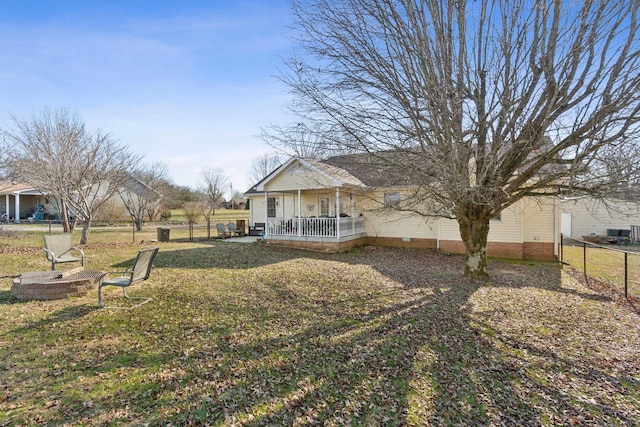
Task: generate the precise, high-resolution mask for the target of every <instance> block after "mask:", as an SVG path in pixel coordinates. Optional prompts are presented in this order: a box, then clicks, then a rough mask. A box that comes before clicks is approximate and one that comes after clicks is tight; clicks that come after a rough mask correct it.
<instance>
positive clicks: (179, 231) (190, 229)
mask: <svg viewBox="0 0 640 427" xmlns="http://www.w3.org/2000/svg"><path fill="white" fill-rule="evenodd" d="M246 222H247V221H246V220H244V219H241V220H224V221H212V222H211V223H209V224H208V223H207V222H206V221H203V222H198V223H194V222H184V221H162V222H157V223H150V222H145V223H143V224H142V225H141V227H140V228H141V229H138V227H137V224H136V222H135V221H119V222H117V223H106V222H100V221H92V223H91V228H92V230H93V231H96V230H100V229H101V228H104V227H119V228H121V229H123V230H125V229H127V228H128V229H129V231H131V236H132V240H133V242H136V239H137V238H138V237H137V236H138V235H148V234H149V233H150V232H151V233H153V237H152V238H156V232H157V240H158V241H165V242H166V241H170V240H188V241H195V240H203V239H205V240H206V239H216V238H219V237H222V236H221V235H220V233H219V232H218V230H217V229H216V224H217V223H222V224H224V226H225V229H226V228H227V227H228V224H229V223H233V224H235V225H236V227H237V228H236V229H237V230H238V235H247V234H248V227H247V226H246ZM38 224H39V225H45V226H47V229H48V230H47V231H48V233H49V234H52V233H59V232H60V231H61V230H62V229H64V224H63V223H62V221H60V220H42V221H29V222H26V221H25V222H24V223H23V225H38ZM0 226H2V224H0ZM82 226H83V224H82V221H77V222H76V223H74V230H75V231H78V230H80V229H82ZM10 228H11V227H9V229H10ZM225 237H228V234H227V235H226V236H225ZM146 238H149V237H148V236H147V237H146Z"/></svg>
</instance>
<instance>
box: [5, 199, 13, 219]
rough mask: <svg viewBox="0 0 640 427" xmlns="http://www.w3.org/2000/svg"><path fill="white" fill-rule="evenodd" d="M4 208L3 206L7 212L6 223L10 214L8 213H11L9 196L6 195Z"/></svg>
mask: <svg viewBox="0 0 640 427" xmlns="http://www.w3.org/2000/svg"><path fill="white" fill-rule="evenodd" d="M4 206H5V209H6V210H7V212H6V214H7V221H8V220H9V216H10V215H9V214H10V213H11V212H10V211H11V206H10V205H9V195H8V194H5V195H4Z"/></svg>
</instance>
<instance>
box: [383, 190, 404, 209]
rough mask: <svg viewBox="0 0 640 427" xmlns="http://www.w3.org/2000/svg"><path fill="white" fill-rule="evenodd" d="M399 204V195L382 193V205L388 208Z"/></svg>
mask: <svg viewBox="0 0 640 427" xmlns="http://www.w3.org/2000/svg"><path fill="white" fill-rule="evenodd" d="M398 203H400V193H398V192H397V191H396V192H395V193H384V205H385V206H388V207H392V206H396V205H397V204H398Z"/></svg>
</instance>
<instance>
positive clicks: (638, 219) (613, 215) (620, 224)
mask: <svg viewBox="0 0 640 427" xmlns="http://www.w3.org/2000/svg"><path fill="white" fill-rule="evenodd" d="M632 225H636V226H640V203H639V202H636V201H629V200H621V199H614V198H611V199H607V200H606V201H602V200H598V199H594V198H592V197H586V196H585V197H575V198H569V199H564V200H562V235H563V236H568V237H573V238H574V239H581V238H582V237H583V236H591V235H596V236H606V235H607V234H608V230H629V231H630V230H631V226H632Z"/></svg>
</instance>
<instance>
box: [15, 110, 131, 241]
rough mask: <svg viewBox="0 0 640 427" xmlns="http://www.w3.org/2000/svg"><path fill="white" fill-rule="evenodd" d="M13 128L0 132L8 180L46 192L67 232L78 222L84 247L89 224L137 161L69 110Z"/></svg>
mask: <svg viewBox="0 0 640 427" xmlns="http://www.w3.org/2000/svg"><path fill="white" fill-rule="evenodd" d="M13 122H14V125H15V129H14V130H9V131H5V132H3V135H4V141H3V142H4V144H7V146H8V147H11V149H10V150H7V152H6V155H7V158H6V167H7V170H8V171H9V174H10V176H11V177H12V178H13V179H15V180H18V181H21V182H26V183H28V184H30V185H32V186H34V187H35V188H37V189H40V190H42V191H43V192H45V193H47V194H49V196H50V197H51V200H52V201H53V202H54V203H56V204H57V208H58V212H59V214H60V216H61V218H62V221H63V226H64V227H65V231H66V232H70V231H72V230H73V226H74V224H75V223H72V222H70V221H69V219H70V217H71V216H73V217H75V219H74V220H79V221H82V236H81V238H80V243H81V244H86V243H87V241H88V239H89V233H90V230H91V221H92V220H93V218H94V216H95V214H96V212H97V211H98V210H99V209H100V207H101V206H102V205H103V204H104V203H105V202H106V201H107V200H109V199H110V198H111V197H113V196H114V195H115V194H116V193H117V191H118V189H119V188H120V187H121V185H122V184H123V182H124V181H125V180H126V179H128V177H129V175H128V173H129V172H130V171H131V170H134V169H135V168H136V167H137V165H138V163H139V161H140V157H139V156H137V155H134V154H132V153H130V152H129V151H128V149H127V148H126V147H124V146H122V145H120V144H118V143H117V142H116V141H114V140H113V139H112V138H111V136H110V135H109V134H106V133H103V132H101V131H96V132H90V131H89V130H88V129H86V127H85V125H84V123H82V122H81V121H80V120H79V119H78V118H77V117H76V116H74V115H72V114H70V113H69V111H68V110H67V109H58V110H55V111H51V110H48V109H45V110H43V112H42V113H41V114H40V115H39V116H37V115H34V116H32V118H31V119H29V120H20V119H18V118H15V117H14V118H13Z"/></svg>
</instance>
